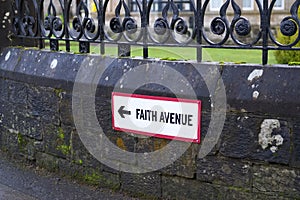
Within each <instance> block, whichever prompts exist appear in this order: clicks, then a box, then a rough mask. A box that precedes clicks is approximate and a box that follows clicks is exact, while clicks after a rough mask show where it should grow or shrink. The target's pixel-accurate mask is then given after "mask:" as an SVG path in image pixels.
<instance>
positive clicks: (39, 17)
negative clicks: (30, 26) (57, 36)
mask: <svg viewBox="0 0 300 200" xmlns="http://www.w3.org/2000/svg"><path fill="white" fill-rule="evenodd" d="M44 3H45V2H43V4H44ZM38 6H39V7H38V13H37V29H38V36H39V45H38V46H39V48H40V49H43V48H45V42H44V39H43V36H42V30H41V21H42V17H43V16H44V5H42V4H41V1H40V0H39V1H38Z"/></svg>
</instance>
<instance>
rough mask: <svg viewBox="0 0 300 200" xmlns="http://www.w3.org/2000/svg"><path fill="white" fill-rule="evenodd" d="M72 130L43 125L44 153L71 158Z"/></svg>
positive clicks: (65, 127) (64, 127)
mask: <svg viewBox="0 0 300 200" xmlns="http://www.w3.org/2000/svg"><path fill="white" fill-rule="evenodd" d="M72 131H73V130H72V128H71V127H67V126H55V125H53V124H44V125H43V135H44V137H43V140H44V143H45V153H48V154H51V155H54V156H57V157H60V158H67V157H68V158H69V157H70V156H71V142H70V138H71V133H72Z"/></svg>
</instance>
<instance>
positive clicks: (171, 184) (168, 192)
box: [162, 176, 225, 200]
mask: <svg viewBox="0 0 300 200" xmlns="http://www.w3.org/2000/svg"><path fill="white" fill-rule="evenodd" d="M221 195H222V196H224V195H225V194H222V193H221V192H219V190H218V188H217V187H216V186H214V185H212V184H209V183H202V182H199V181H196V180H193V179H185V178H180V177H176V176H163V177H162V198H164V199H207V200H210V199H211V200H213V199H214V200H215V199H221V198H219V197H220V196H221ZM222 196H221V197H222Z"/></svg>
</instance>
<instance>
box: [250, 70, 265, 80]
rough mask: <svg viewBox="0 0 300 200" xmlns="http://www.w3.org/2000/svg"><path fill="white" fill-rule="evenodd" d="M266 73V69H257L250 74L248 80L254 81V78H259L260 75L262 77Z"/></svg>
mask: <svg viewBox="0 0 300 200" xmlns="http://www.w3.org/2000/svg"><path fill="white" fill-rule="evenodd" d="M263 73H264V70H262V69H255V70H253V71H252V72H251V73H250V74H249V76H248V81H250V82H252V81H253V80H254V79H258V78H259V77H261V76H262V75H263Z"/></svg>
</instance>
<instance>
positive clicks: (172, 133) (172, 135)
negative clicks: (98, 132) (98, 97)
mask: <svg viewBox="0 0 300 200" xmlns="http://www.w3.org/2000/svg"><path fill="white" fill-rule="evenodd" d="M200 121H201V101H200V100H190V99H177V98H169V97H158V96H147V95H138V94H126V93H117V92H113V93H112V125H113V129H115V130H118V131H123V132H131V133H136V134H142V135H146V136H153V137H159V138H166V139H175V140H181V141H186V142H195V143H200Z"/></svg>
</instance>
